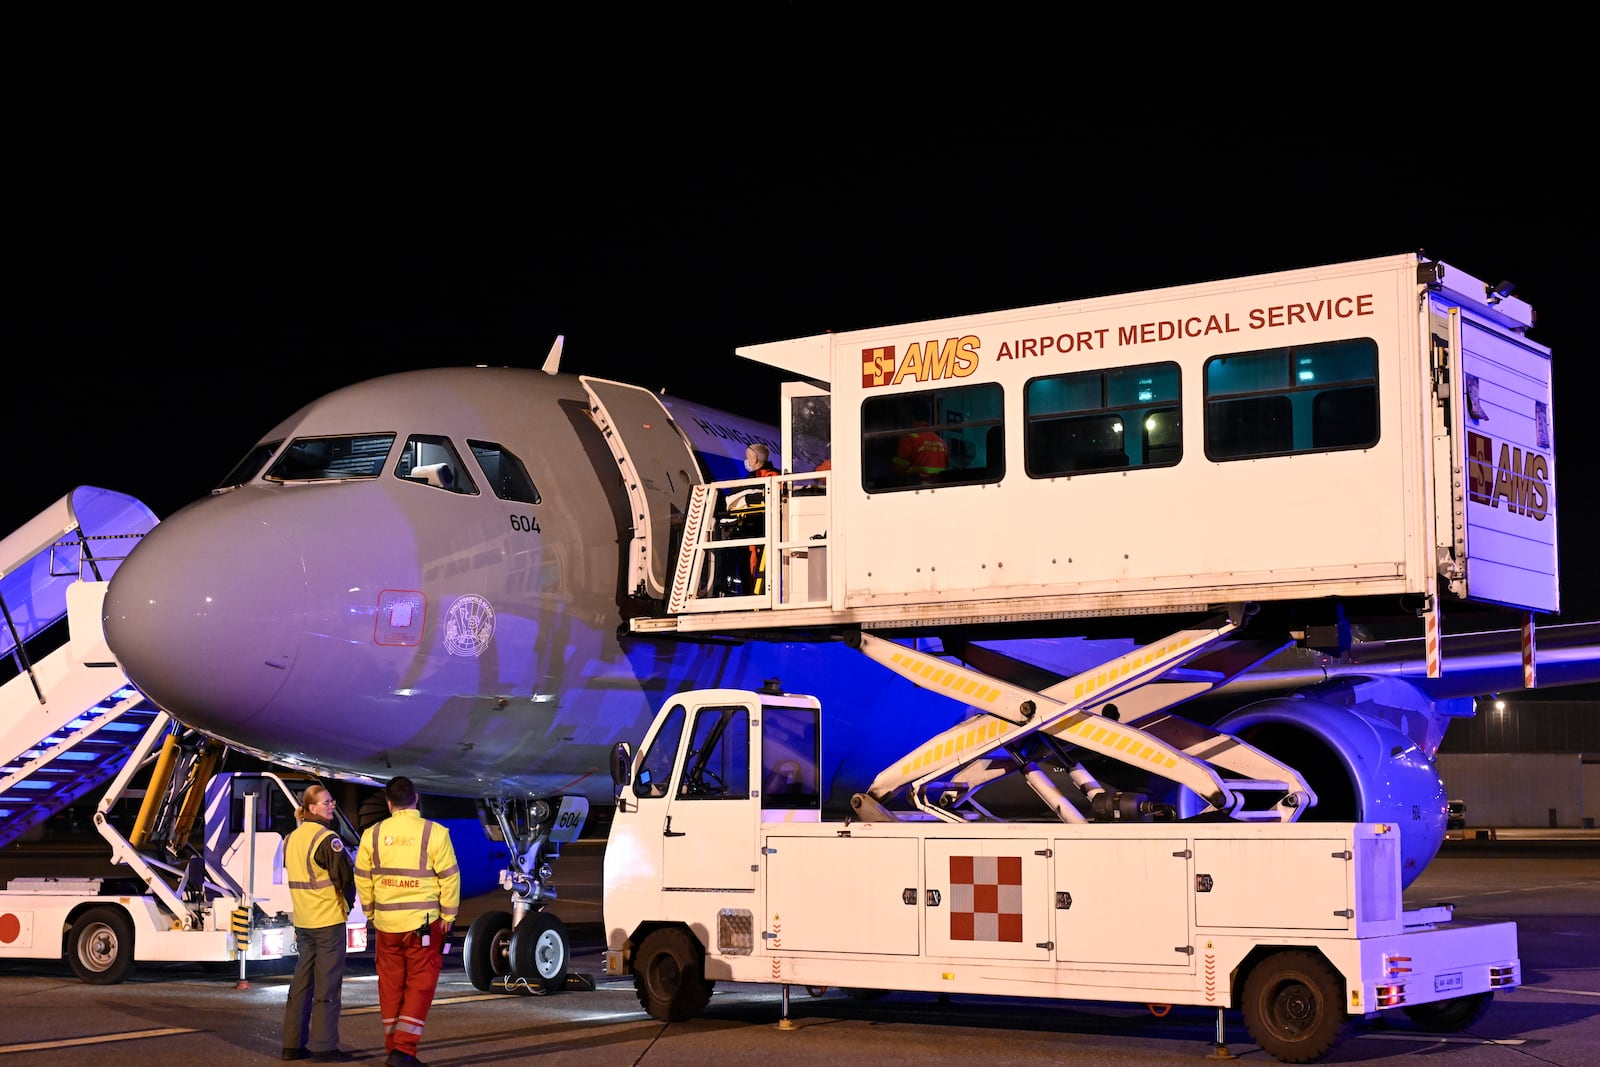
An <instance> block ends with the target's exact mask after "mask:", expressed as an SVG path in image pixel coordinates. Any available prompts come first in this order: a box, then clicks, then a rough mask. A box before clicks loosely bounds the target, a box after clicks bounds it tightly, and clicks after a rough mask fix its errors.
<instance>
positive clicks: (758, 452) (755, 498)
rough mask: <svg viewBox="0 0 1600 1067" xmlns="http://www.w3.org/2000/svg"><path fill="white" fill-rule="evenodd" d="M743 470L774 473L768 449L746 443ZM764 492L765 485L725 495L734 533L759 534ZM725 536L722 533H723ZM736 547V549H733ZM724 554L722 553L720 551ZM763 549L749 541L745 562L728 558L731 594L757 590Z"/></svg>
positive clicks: (762, 526)
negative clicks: (747, 558)
mask: <svg viewBox="0 0 1600 1067" xmlns="http://www.w3.org/2000/svg"><path fill="white" fill-rule="evenodd" d="M744 469H745V473H746V474H747V475H748V476H749V477H751V478H768V477H771V476H772V475H775V474H777V473H778V472H777V471H776V470H773V468H772V453H771V451H769V450H768V448H767V446H766V445H764V444H761V443H760V442H754V443H752V444H749V445H746V446H745V450H744ZM766 507H767V493H766V490H765V489H757V488H750V489H742V490H740V491H739V492H737V493H734V494H733V495H732V496H730V497H729V498H728V512H729V520H728V521H729V524H730V526H731V527H732V536H734V537H760V536H761V535H762V534H764V533H766ZM725 536H726V535H725ZM733 551H737V550H733ZM724 554H725V555H726V553H724ZM765 555H766V549H765V547H764V546H762V545H751V546H750V549H749V561H748V563H747V562H746V561H745V560H744V559H740V558H735V559H732V560H729V561H728V562H729V563H730V564H731V566H730V568H729V587H728V591H729V592H731V593H735V594H744V593H760V592H761V588H762V577H763V574H764V572H763V570H762V561H763V559H764V558H765Z"/></svg>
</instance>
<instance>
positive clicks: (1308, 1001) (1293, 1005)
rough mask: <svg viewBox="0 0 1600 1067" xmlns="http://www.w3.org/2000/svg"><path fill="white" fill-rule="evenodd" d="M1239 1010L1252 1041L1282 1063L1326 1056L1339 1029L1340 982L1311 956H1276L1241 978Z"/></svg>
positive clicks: (1341, 1016) (1341, 1007)
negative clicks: (1241, 995)
mask: <svg viewBox="0 0 1600 1067" xmlns="http://www.w3.org/2000/svg"><path fill="white" fill-rule="evenodd" d="M1240 1008H1241V1009H1242V1010H1243V1012H1244V1024H1245V1026H1246V1027H1247V1028H1248V1029H1249V1031H1250V1036H1251V1037H1252V1038H1254V1039H1255V1043H1256V1044H1258V1045H1260V1046H1261V1048H1262V1049H1263V1050H1264V1051H1265V1052H1266V1053H1267V1054H1268V1055H1270V1056H1272V1057H1274V1058H1276V1059H1279V1060H1281V1061H1283V1062H1284V1063H1309V1062H1311V1061H1312V1060H1314V1059H1316V1058H1317V1057H1319V1056H1321V1055H1322V1054H1323V1053H1324V1052H1327V1051H1328V1049H1329V1048H1330V1047H1332V1045H1333V1042H1334V1039H1335V1038H1337V1037H1338V1036H1339V1030H1340V1028H1341V1027H1343V1026H1344V982H1343V981H1342V980H1341V979H1340V977H1339V975H1338V972H1336V971H1335V970H1334V969H1333V968H1332V967H1331V966H1329V965H1328V961H1327V960H1324V959H1323V958H1322V957H1321V956H1318V955H1315V954H1314V953H1310V952H1299V951H1296V952H1279V953H1277V954H1275V955H1272V956H1268V957H1267V958H1266V959H1264V960H1262V961H1261V962H1260V963H1258V964H1256V967H1255V969H1254V970H1252V971H1251V972H1250V977H1249V978H1246V979H1245V983H1244V999H1243V1003H1241V1005H1240Z"/></svg>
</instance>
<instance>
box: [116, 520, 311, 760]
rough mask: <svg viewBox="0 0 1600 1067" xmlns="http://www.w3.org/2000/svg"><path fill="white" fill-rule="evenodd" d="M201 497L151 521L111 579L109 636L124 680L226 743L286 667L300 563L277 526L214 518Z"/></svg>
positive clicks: (294, 639)
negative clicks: (151, 526)
mask: <svg viewBox="0 0 1600 1067" xmlns="http://www.w3.org/2000/svg"><path fill="white" fill-rule="evenodd" d="M207 505H222V506H223V507H226V504H225V503H224V501H223V500H221V499H214V500H211V501H202V502H201V503H199V504H197V505H194V506H193V507H191V508H189V509H185V510H184V511H180V512H179V513H178V514H176V515H174V516H173V517H172V518H170V519H168V520H167V521H165V522H162V523H160V524H158V525H157V526H156V528H155V529H154V530H152V531H151V532H150V533H149V534H147V535H146V536H145V538H144V540H143V541H142V542H141V543H140V544H139V545H138V547H136V548H135V549H134V550H133V551H132V552H130V553H129V554H128V558H127V560H125V561H124V562H123V563H122V565H121V566H120V567H119V568H118V569H117V572H116V574H114V575H113V576H112V579H111V584H110V585H109V587H108V588H107V590H106V599H105V633H106V641H107V643H108V644H109V645H110V647H111V651H112V653H113V654H114V655H115V656H116V658H117V662H118V663H119V664H120V665H121V667H122V670H123V672H124V673H125V674H127V676H128V678H129V680H130V681H132V682H133V683H134V684H135V685H137V686H138V687H139V689H140V690H141V691H143V692H144V694H145V695H146V696H148V697H149V698H150V699H152V700H154V701H155V702H156V703H157V704H159V705H160V706H161V707H163V708H165V709H166V710H168V711H169V712H171V713H172V714H173V715H174V716H176V717H177V718H178V719H179V720H181V721H183V722H184V723H186V724H187V725H190V726H193V727H197V728H199V729H202V730H206V731H208V732H212V733H216V734H218V735H220V736H222V737H224V738H226V737H228V736H229V734H230V733H232V732H233V730H232V729H230V728H236V727H238V726H240V725H242V724H243V723H245V722H247V721H248V720H249V719H250V718H251V717H252V716H254V715H256V714H258V713H259V712H260V711H261V710H262V709H263V708H264V707H265V706H266V705H267V704H268V702H269V701H271V699H272V698H273V696H274V695H275V694H276V693H277V692H278V690H279V689H280V688H282V686H283V684H284V682H285V680H286V679H287V678H288V676H289V672H290V670H291V669H292V668H293V666H294V661H295V654H296V652H297V651H298V649H299V645H300V638H301V634H302V633H303V629H304V623H305V607H306V583H305V561H304V558H303V555H302V553H301V551H300V549H299V547H298V546H297V545H296V544H294V543H293V542H292V541H291V540H290V539H289V538H288V537H286V536H285V535H284V534H283V533H282V532H281V531H280V530H279V529H278V528H276V527H274V526H272V525H269V524H267V523H264V522H261V521H258V520H248V519H241V521H239V522H237V523H226V522H223V523H218V522H216V521H215V518H214V517H208V516H207Z"/></svg>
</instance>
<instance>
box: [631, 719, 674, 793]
mask: <svg viewBox="0 0 1600 1067" xmlns="http://www.w3.org/2000/svg"><path fill="white" fill-rule="evenodd" d="M683 718H684V716H683V709H682V708H681V707H676V708H673V709H672V712H671V714H669V715H668V716H667V718H666V719H664V720H663V721H662V723H661V729H659V730H657V731H656V735H655V737H653V738H651V739H650V747H649V748H647V749H646V750H645V751H644V754H643V755H641V756H640V757H639V773H638V774H636V775H634V776H633V795H634V796H636V797H641V798H643V797H664V796H666V795H667V786H668V784H669V783H671V781H672V765H673V763H675V762H676V761H677V759H678V741H679V740H680V739H682V737H683Z"/></svg>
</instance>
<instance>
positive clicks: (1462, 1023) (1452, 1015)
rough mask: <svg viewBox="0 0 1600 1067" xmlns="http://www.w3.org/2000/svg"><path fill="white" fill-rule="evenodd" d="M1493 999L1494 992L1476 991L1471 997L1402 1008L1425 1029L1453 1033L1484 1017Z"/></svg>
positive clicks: (1407, 1015) (1436, 1032) (1440, 1032)
mask: <svg viewBox="0 0 1600 1067" xmlns="http://www.w3.org/2000/svg"><path fill="white" fill-rule="evenodd" d="M1492 1000H1494V994H1493V993H1475V994H1473V995H1472V996H1470V997H1454V998H1452V999H1450V1000H1436V1001H1434V1002H1433V1003H1431V1004H1409V1005H1407V1006H1406V1007H1403V1008H1401V1009H1400V1010H1401V1011H1403V1012H1405V1013H1406V1018H1407V1019H1410V1020H1411V1021H1412V1022H1414V1023H1416V1024H1417V1026H1418V1027H1420V1028H1421V1029H1423V1030H1427V1031H1429V1032H1431V1033H1435V1034H1453V1033H1455V1032H1456V1031H1458V1030H1465V1029H1466V1028H1467V1027H1469V1026H1471V1025H1472V1024H1473V1023H1475V1022H1477V1021H1478V1020H1479V1019H1481V1018H1483V1013H1484V1012H1486V1011H1488V1010H1489V1002H1490V1001H1492Z"/></svg>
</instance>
